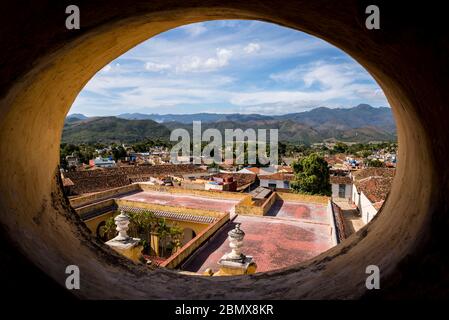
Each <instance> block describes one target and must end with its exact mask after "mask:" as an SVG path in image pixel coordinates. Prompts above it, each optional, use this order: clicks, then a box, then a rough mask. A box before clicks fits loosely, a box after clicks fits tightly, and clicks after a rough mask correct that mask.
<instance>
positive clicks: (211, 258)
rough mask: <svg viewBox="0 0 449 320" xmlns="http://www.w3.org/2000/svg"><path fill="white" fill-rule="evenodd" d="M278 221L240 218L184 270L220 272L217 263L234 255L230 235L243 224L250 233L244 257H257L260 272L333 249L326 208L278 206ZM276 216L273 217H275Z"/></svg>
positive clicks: (310, 205)
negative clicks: (224, 256) (231, 252)
mask: <svg viewBox="0 0 449 320" xmlns="http://www.w3.org/2000/svg"><path fill="white" fill-rule="evenodd" d="M277 205H278V206H280V208H279V209H278V210H274V212H276V211H277V213H278V216H277V217H269V216H265V217H259V216H242V215H239V216H237V217H236V219H234V221H231V222H229V223H228V224H226V225H225V226H224V227H223V228H222V229H221V230H220V231H219V232H218V233H216V234H215V235H214V236H213V237H212V238H211V239H210V240H209V241H208V242H207V243H206V244H205V245H203V246H202V247H201V248H200V249H199V250H198V251H197V252H196V253H194V255H192V257H191V258H190V259H189V260H188V261H187V262H186V263H185V264H184V265H183V266H182V269H183V270H186V271H192V272H199V273H202V272H204V271H205V270H206V269H207V268H211V269H212V270H213V271H217V270H218V268H219V265H218V264H217V262H218V261H219V259H220V258H221V257H222V256H223V255H224V254H225V253H227V252H230V248H229V243H228V240H227V233H228V232H229V231H230V230H231V229H233V228H234V226H235V223H241V229H242V230H243V231H244V232H245V233H246V235H245V239H244V246H243V253H244V254H246V255H248V256H253V258H254V261H255V262H256V264H257V266H258V267H257V272H266V271H270V270H276V269H280V268H284V267H288V266H291V265H294V264H297V263H300V262H303V261H305V260H308V259H310V258H313V257H315V256H317V255H318V254H320V253H321V252H323V251H325V250H327V249H329V248H331V247H332V239H331V235H330V225H329V223H328V218H327V215H326V207H325V206H324V205H319V204H308V203H296V202H287V203H285V202H284V203H277ZM274 212H273V213H274Z"/></svg>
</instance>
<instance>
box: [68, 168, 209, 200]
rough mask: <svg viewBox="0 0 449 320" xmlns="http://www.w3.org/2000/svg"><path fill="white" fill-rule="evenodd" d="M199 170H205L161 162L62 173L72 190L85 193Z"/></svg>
mask: <svg viewBox="0 0 449 320" xmlns="http://www.w3.org/2000/svg"><path fill="white" fill-rule="evenodd" d="M199 172H206V171H205V170H203V169H200V168H198V167H196V166H195V165H193V164H176V165H174V164H163V165H154V166H128V167H116V168H105V169H102V170H89V171H74V172H66V173H65V174H64V175H65V177H66V178H70V180H72V182H73V183H74V187H73V189H74V190H73V191H74V192H75V193H77V194H85V193H90V192H97V191H102V190H107V189H111V188H117V187H122V186H125V185H128V184H130V183H132V182H142V181H148V180H149V179H150V177H160V176H164V175H176V174H181V173H184V174H185V173H199Z"/></svg>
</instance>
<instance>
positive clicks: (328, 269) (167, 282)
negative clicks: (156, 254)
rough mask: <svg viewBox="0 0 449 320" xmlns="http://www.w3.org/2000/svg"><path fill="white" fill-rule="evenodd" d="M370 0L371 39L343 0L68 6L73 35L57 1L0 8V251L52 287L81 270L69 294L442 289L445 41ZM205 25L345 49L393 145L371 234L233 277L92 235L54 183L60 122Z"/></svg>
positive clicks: (317, 294) (343, 295)
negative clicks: (24, 262)
mask: <svg viewBox="0 0 449 320" xmlns="http://www.w3.org/2000/svg"><path fill="white" fill-rule="evenodd" d="M379 2H380V3H381V4H380V7H381V29H380V30H367V29H366V28H365V20H364V19H365V17H366V14H365V8H366V6H368V5H369V4H370V3H369V2H367V1H355V0H342V1H308V0H297V1H295V2H293V1H274V0H247V1H241V0H228V1H218V0H205V1H201V2H199V1H194V0H182V1H174V0H173V1H171V0H153V1H140V0H135V1H126V2H125V1H119V0H110V1H106V2H94V1H80V9H81V29H80V30H67V29H65V26H64V21H65V17H66V15H65V14H64V9H65V7H66V6H67V5H69V4H71V3H69V2H68V1H61V2H60V3H58V4H57V5H53V6H51V7H50V6H49V5H48V2H47V1H35V2H33V4H29V6H30V7H29V8H26V10H25V9H24V8H22V7H21V6H20V4H15V3H11V4H8V6H7V7H6V8H4V9H5V10H2V13H1V15H2V20H1V21H2V27H1V28H0V35H1V39H2V41H3V44H2V47H3V50H2V52H1V53H0V57H1V59H0V61H2V62H3V64H2V65H3V67H1V69H0V75H1V77H0V94H1V100H0V156H1V159H2V162H3V163H5V164H8V170H5V169H3V170H0V195H1V196H0V222H1V226H2V229H3V230H4V232H3V236H4V237H5V239H7V240H8V241H9V242H8V248H10V249H11V250H16V251H17V252H19V253H20V254H22V255H24V256H26V258H27V259H28V260H29V261H30V262H31V263H32V264H34V265H35V266H37V267H38V268H39V269H40V270H42V271H43V272H45V273H46V274H47V275H49V276H50V277H51V278H52V279H54V280H55V281H56V282H57V283H59V284H60V285H61V286H64V283H65V278H66V274H65V272H64V271H65V268H66V266H67V265H70V264H76V265H77V266H79V268H80V271H81V289H80V290H74V291H71V292H72V293H73V294H74V295H75V296H77V297H80V298H107V299H111V298H125V299H131V298H141V299H156V298H170V299H176V298H190V299H199V298H202V299H213V298H217V299H232V298H234V299H259V298H265V299H267V298H269V299H301V298H308V299H320V298H323V299H329V298H333V299H335V298H338V299H353V298H361V297H364V296H366V295H370V294H372V292H370V291H368V290H367V289H366V287H365V280H366V277H367V274H366V273H365V270H366V267H367V265H371V264H375V265H377V266H379V268H380V270H381V288H382V290H381V291H380V292H375V293H376V294H377V295H378V296H379V295H380V296H384V297H385V296H388V297H391V296H393V297H398V296H399V297H400V296H419V295H420V294H421V295H423V296H426V295H428V294H429V293H434V294H440V295H441V294H443V293H445V292H447V288H448V285H447V283H448V276H447V275H446V274H444V270H445V268H447V259H446V258H444V253H445V252H446V249H445V248H444V242H445V241H446V237H445V233H447V231H446V230H445V228H444V226H447V225H448V211H449V208H448V205H447V201H446V199H447V192H448V191H449V183H448V177H449V167H448V166H447V164H446V161H444V160H445V156H447V155H449V134H448V131H447V124H446V121H445V117H444V116H445V115H447V114H448V101H449V90H447V88H448V87H449V80H448V78H447V74H448V73H449V72H448V70H449V62H448V61H447V57H448V56H449V48H448V45H447V43H448V31H446V30H447V28H446V29H444V28H445V26H444V25H443V24H441V26H440V25H439V24H438V23H439V22H438V21H439V20H438V19H437V17H433V20H432V21H433V22H432V23H433V24H432V23H431V24H430V25H422V23H426V22H423V20H422V19H421V20H420V19H419V17H420V16H419V14H420V13H421V14H424V12H425V11H426V8H421V7H419V8H410V7H403V6H400V5H399V4H396V5H397V7H394V6H393V4H392V3H388V4H387V3H383V2H381V1H379ZM390 2H391V1H390ZM46 5H48V7H45V6H46ZM433 14H436V15H438V14H439V13H438V12H433ZM214 19H253V20H262V21H267V22H273V23H277V24H279V25H283V26H287V27H291V28H294V29H298V30H300V31H304V32H307V33H309V34H311V35H314V36H317V37H319V38H321V39H324V40H326V41H328V42H330V43H331V44H333V45H335V46H337V47H339V48H340V49H342V50H344V51H345V52H346V53H348V54H349V55H351V56H352V57H353V58H354V59H356V60H357V61H358V62H359V63H360V64H361V65H362V66H363V67H365V68H366V69H367V70H368V71H369V72H370V74H371V75H372V76H373V77H374V78H375V79H376V81H377V82H378V83H379V85H380V86H381V88H382V89H383V90H384V92H385V95H386V96H387V98H388V100H389V102H390V104H391V106H392V107H393V112H394V115H395V118H396V120H397V127H398V138H399V144H400V149H399V158H400V163H399V165H398V168H397V174H396V177H395V180H394V183H393V186H392V190H391V193H390V196H389V198H388V199H387V201H386V202H385V204H384V206H383V208H382V209H381V210H380V211H381V212H379V214H378V215H377V216H376V218H375V219H374V220H373V221H372V222H371V223H370V224H369V225H367V226H366V227H364V228H363V229H362V230H360V231H359V232H357V233H356V234H355V235H353V236H351V237H350V238H348V239H346V240H345V241H344V242H343V243H341V244H340V245H338V246H336V247H334V248H332V249H330V250H328V251H326V252H324V253H322V254H321V255H319V256H318V257H315V258H314V259H312V260H310V261H307V262H304V263H301V264H298V265H295V266H292V267H290V268H287V269H283V270H280V271H275V272H267V273H262V274H256V275H251V276H241V277H240V278H239V281H234V280H233V279H232V278H233V277H218V278H215V277H193V276H186V275H180V274H177V273H175V272H173V271H169V270H162V269H160V270H156V271H149V270H147V269H145V267H144V266H139V265H134V264H132V263H130V262H129V261H127V260H125V259H124V258H122V257H120V256H118V255H117V254H115V253H114V252H113V251H112V250H110V249H109V248H107V247H106V246H105V245H104V244H103V243H101V242H100V241H98V240H96V239H95V237H94V236H92V235H90V233H89V231H88V230H87V228H86V227H85V226H84V225H83V223H82V222H81V221H80V219H79V218H78V217H77V215H76V214H75V213H74V211H73V209H71V208H70V206H69V204H68V201H67V199H66V198H65V197H64V196H63V194H62V184H61V181H60V179H59V177H58V176H59V173H58V161H59V141H60V134H61V131H62V127H63V122H64V117H65V115H66V113H67V112H68V110H69V109H70V106H71V104H72V103H73V101H74V99H75V97H76V96H77V94H78V93H79V91H80V90H81V89H82V87H83V86H84V85H85V84H86V83H87V81H88V80H89V79H90V78H91V77H92V76H93V75H94V74H95V73H96V72H97V71H99V70H100V69H101V68H102V67H104V65H106V64H107V63H109V62H110V61H111V60H113V59H115V58H116V57H118V56H120V55H121V54H123V53H125V52H126V51H128V50H129V49H131V48H132V47H134V46H135V45H137V44H139V43H141V42H142V41H144V40H147V39H148V38H150V37H152V36H154V35H156V34H158V33H161V32H164V31H166V30H168V29H171V28H175V27H177V26H180V25H183V24H187V23H193V22H199V21H205V20H214ZM441 21H444V19H442V20H441ZM441 23H443V22H441ZM18 24H20V26H21V28H18V27H17V26H18ZM418 24H420V25H418ZM439 26H440V28H438V27H439ZM24 155H26V156H24ZM403 188H406V189H405V191H404V189H403ZM430 270H432V271H431V272H432V274H431V275H429V274H427V273H426V271H430ZM118 274H119V275H120V279H116V277H117V275H118ZM429 279H430V280H431V279H440V282H439V283H434V282H431V281H428V280H429ZM117 283H119V284H120V287H119V288H117ZM445 288H446V289H445Z"/></svg>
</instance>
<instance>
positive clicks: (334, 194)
mask: <svg viewBox="0 0 449 320" xmlns="http://www.w3.org/2000/svg"><path fill="white" fill-rule="evenodd" d="M339 185H340V184H338V183H332V197H333V198H339V192H338V191H339V188H340V187H339ZM345 186H346V187H345V199H348V200H351V199H353V197H352V193H353V192H352V184H346V185H345Z"/></svg>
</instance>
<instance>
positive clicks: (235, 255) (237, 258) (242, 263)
mask: <svg viewBox="0 0 449 320" xmlns="http://www.w3.org/2000/svg"><path fill="white" fill-rule="evenodd" d="M244 238H245V232H243V230H242V229H240V223H237V224H236V225H235V228H234V229H232V230H231V231H229V232H228V240H229V247H230V248H231V252H229V253H227V254H225V255H224V256H223V257H221V259H220V260H219V261H218V264H219V265H220V270H218V271H217V272H216V273H214V274H213V275H214V276H231V275H241V274H252V273H255V272H256V270H257V265H256V263H255V262H254V261H253V257H251V256H246V255H244V254H243V253H242V247H243V239H244ZM209 273H210V272H209Z"/></svg>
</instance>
